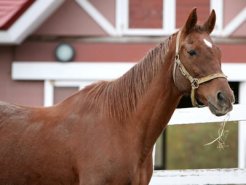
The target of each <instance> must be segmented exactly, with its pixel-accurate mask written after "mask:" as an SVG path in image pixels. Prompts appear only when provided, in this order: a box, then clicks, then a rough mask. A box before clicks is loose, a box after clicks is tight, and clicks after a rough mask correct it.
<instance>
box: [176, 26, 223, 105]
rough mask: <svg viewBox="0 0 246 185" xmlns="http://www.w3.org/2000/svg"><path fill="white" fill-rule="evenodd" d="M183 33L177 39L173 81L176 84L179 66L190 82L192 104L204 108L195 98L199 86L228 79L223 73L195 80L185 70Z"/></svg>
mask: <svg viewBox="0 0 246 185" xmlns="http://www.w3.org/2000/svg"><path fill="white" fill-rule="evenodd" d="M180 35H181V31H179V32H178V35H177V38H176V50H175V61H174V68H173V80H174V83H175V84H176V80H175V72H176V68H177V66H178V68H179V70H180V72H181V74H182V75H183V76H184V77H185V78H186V79H188V80H189V81H190V83H191V95H190V96H191V102H192V105H193V106H194V107H195V106H196V107H203V105H200V104H199V103H198V102H197V100H196V97H195V90H196V89H198V87H199V85H200V84H202V83H205V82H208V81H210V80H213V79H215V78H227V76H225V75H224V74H223V73H214V74H210V75H208V76H205V77H202V78H194V77H192V76H191V75H190V73H189V72H188V71H187V70H186V69H185V67H184V65H183V64H182V63H181V61H180V58H179V39H180Z"/></svg>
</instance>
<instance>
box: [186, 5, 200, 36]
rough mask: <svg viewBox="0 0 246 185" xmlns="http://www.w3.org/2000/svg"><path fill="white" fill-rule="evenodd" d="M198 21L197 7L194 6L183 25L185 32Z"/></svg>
mask: <svg viewBox="0 0 246 185" xmlns="http://www.w3.org/2000/svg"><path fill="white" fill-rule="evenodd" d="M196 22H197V13H196V8H193V10H192V11H191V12H190V15H189V17H188V19H187V21H186V23H185V25H184V27H183V33H185V34H188V33H189V32H190V30H191V29H192V28H193V27H194V26H195V25H196Z"/></svg>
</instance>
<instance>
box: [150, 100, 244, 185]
mask: <svg viewBox="0 0 246 185" xmlns="http://www.w3.org/2000/svg"><path fill="white" fill-rule="evenodd" d="M191 110H192V111H191ZM225 119H226V120H227V121H239V122H240V124H244V125H246V105H245V104H243V105H234V107H233V110H232V111H231V112H230V115H229V117H226V116H223V117H216V116H214V115H212V114H211V113H209V110H208V108H202V109H194V108H185V109H176V111H175V112H174V114H173V116H172V118H171V120H170V122H169V125H180V124H206V123H209V122H221V121H224V120H225ZM239 139H242V138H239ZM241 142H242V141H241ZM243 143H244V147H245V150H246V145H245V143H246V141H244V142H243ZM244 157H246V156H244ZM166 184H170V185H175V184H179V185H188V184H200V185H202V184H246V168H244V169H240V168H227V169H199V170H197V169H194V170H191V169H189V170H159V171H154V174H153V177H152V179H151V183H150V185H166Z"/></svg>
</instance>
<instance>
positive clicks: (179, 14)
mask: <svg viewBox="0 0 246 185" xmlns="http://www.w3.org/2000/svg"><path fill="white" fill-rule="evenodd" d="M194 7H197V14H198V21H199V22H203V21H205V20H206V19H207V17H208V15H209V11H210V10H209V8H210V0H199V1H198V0H185V1H184V0H176V27H177V28H180V27H181V26H183V24H184V23H185V21H186V19H187V16H188V15H189V13H190V11H191V10H192V9H193V8H194Z"/></svg>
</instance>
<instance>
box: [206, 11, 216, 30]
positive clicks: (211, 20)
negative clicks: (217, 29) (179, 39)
mask: <svg viewBox="0 0 246 185" xmlns="http://www.w3.org/2000/svg"><path fill="white" fill-rule="evenodd" d="M215 21H216V14H215V11H214V10H212V12H211V13H210V15H209V17H208V19H207V21H206V22H205V23H204V24H203V28H204V30H206V31H207V32H208V33H211V32H212V31H213V29H214V26H215Z"/></svg>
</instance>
